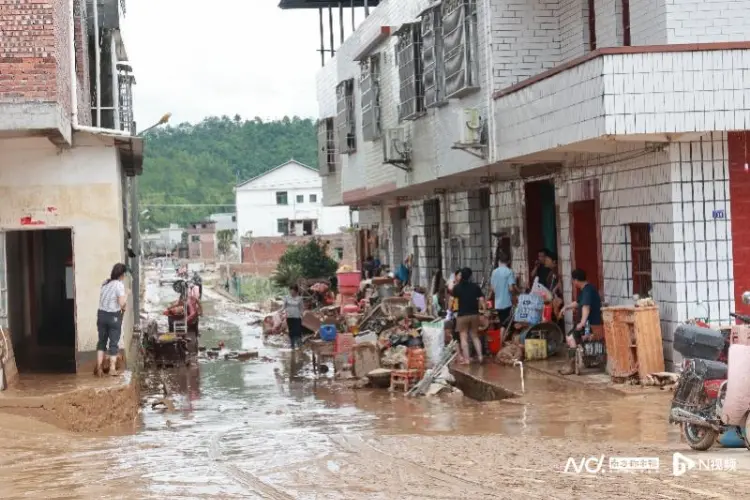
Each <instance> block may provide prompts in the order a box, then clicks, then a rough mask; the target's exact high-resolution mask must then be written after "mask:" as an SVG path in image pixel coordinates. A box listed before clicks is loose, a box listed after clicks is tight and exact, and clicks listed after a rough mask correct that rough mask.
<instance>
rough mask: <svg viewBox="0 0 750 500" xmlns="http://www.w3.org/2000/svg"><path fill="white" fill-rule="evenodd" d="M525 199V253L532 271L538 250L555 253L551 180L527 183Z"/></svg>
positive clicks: (555, 219) (552, 183)
mask: <svg viewBox="0 0 750 500" xmlns="http://www.w3.org/2000/svg"><path fill="white" fill-rule="evenodd" d="M524 190H525V199H526V241H527V243H528V244H527V247H526V251H527V253H528V255H527V257H528V263H529V269H534V265H535V264H536V260H537V258H538V253H539V250H541V249H542V248H546V249H547V250H550V251H552V252H555V253H557V208H556V205H555V184H554V181H553V180H552V179H545V180H541V181H536V182H527V183H526V184H525V185H524Z"/></svg>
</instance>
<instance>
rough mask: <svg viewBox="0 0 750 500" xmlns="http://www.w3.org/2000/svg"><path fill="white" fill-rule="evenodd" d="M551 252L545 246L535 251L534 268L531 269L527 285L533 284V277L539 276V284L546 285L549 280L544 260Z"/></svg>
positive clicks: (548, 271)
mask: <svg viewBox="0 0 750 500" xmlns="http://www.w3.org/2000/svg"><path fill="white" fill-rule="evenodd" d="M551 254H552V252H551V251H549V250H547V249H546V248H542V249H541V250H539V252H538V253H537V259H536V264H535V265H534V269H532V270H531V281H530V282H529V286H532V285H533V284H534V279H535V278H539V284H540V285H544V286H546V283H547V281H548V280H549V273H550V270H549V268H548V267H547V266H546V265H545V262H546V260H547V256H549V255H551Z"/></svg>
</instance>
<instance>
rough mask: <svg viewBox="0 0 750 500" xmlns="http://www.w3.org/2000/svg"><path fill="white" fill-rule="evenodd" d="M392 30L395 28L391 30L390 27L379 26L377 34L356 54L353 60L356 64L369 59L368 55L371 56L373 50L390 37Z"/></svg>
mask: <svg viewBox="0 0 750 500" xmlns="http://www.w3.org/2000/svg"><path fill="white" fill-rule="evenodd" d="M394 29H395V28H392V27H391V26H381V27H380V31H379V32H378V34H377V35H375V36H374V37H373V38H372V40H370V41H369V42H368V43H367V44H365V46H364V47H362V48H361V49H360V50H359V52H357V55H355V56H354V60H355V61H357V62H361V61H364V60H365V59H367V58H368V57H370V54H372V53H373V52H374V51H375V49H377V48H378V47H379V46H380V44H381V43H383V42H384V41H385V40H386V39H387V38H388V37H389V36H391V32H393V31H394Z"/></svg>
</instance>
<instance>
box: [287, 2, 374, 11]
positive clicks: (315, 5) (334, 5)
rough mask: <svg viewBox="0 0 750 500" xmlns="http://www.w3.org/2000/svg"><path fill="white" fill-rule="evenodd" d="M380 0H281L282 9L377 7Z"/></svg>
mask: <svg viewBox="0 0 750 500" xmlns="http://www.w3.org/2000/svg"><path fill="white" fill-rule="evenodd" d="M379 3H380V0H343V1H340V0H338V1H332V0H279V8H282V9H327V8H329V7H330V8H338V7H339V6H342V7H364V6H365V5H367V6H368V7H377V5H378V4H379Z"/></svg>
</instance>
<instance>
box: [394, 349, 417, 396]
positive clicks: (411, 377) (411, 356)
mask: <svg viewBox="0 0 750 500" xmlns="http://www.w3.org/2000/svg"><path fill="white" fill-rule="evenodd" d="M424 372H425V354H424V349H418V348H410V349H408V350H407V351H406V368H405V369H400V370H393V371H391V390H392V391H395V390H396V388H397V387H399V386H400V387H403V389H404V392H408V391H409V389H410V388H411V385H412V384H414V383H416V382H419V381H420V380H422V377H424Z"/></svg>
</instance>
